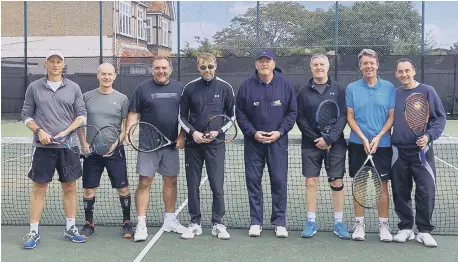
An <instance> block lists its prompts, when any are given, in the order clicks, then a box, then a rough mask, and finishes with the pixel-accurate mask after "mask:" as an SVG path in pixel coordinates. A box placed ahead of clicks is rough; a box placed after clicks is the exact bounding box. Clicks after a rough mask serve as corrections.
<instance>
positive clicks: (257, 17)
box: [255, 1, 261, 53]
mask: <svg viewBox="0 0 458 262" xmlns="http://www.w3.org/2000/svg"><path fill="white" fill-rule="evenodd" d="M259 44H260V43H259V1H256V45H257V46H256V52H255V53H257V52H261V47H260V45H259Z"/></svg>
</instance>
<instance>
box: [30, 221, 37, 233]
mask: <svg viewBox="0 0 458 262" xmlns="http://www.w3.org/2000/svg"><path fill="white" fill-rule="evenodd" d="M38 224H39V222H37V223H30V232H32V231H35V232H37V233H38Z"/></svg>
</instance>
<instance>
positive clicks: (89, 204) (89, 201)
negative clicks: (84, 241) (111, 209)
mask: <svg viewBox="0 0 458 262" xmlns="http://www.w3.org/2000/svg"><path fill="white" fill-rule="evenodd" d="M83 203H84V216H85V217H86V221H88V222H89V223H90V224H94V203H95V197H93V198H85V197H84V198H83Z"/></svg>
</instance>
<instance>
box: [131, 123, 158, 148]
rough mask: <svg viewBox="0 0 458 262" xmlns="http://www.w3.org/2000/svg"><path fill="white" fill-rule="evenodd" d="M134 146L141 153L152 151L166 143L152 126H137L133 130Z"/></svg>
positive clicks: (132, 141)
mask: <svg viewBox="0 0 458 262" xmlns="http://www.w3.org/2000/svg"><path fill="white" fill-rule="evenodd" d="M131 130H133V132H132V134H131V139H132V140H131V143H132V146H133V147H135V148H136V149H138V150H140V151H152V150H154V149H156V148H159V147H160V146H162V144H163V143H164V139H163V137H162V134H161V133H160V132H159V130H157V128H155V127H154V126H152V125H149V124H142V123H140V124H136V125H135V126H134V127H132V128H131Z"/></svg>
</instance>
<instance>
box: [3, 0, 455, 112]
mask: <svg viewBox="0 0 458 262" xmlns="http://www.w3.org/2000/svg"><path fill="white" fill-rule="evenodd" d="M456 10H458V2H374V1H370V2H369V1H368V2H364V1H355V2H334V1H324V2H307V1H305V2H294V1H290V2H284V1H281V2H267V1H266V2H264V1H257V2H254V1H253V2H228V1H224V2H220V1H218V2H216V1H215V2H198V1H193V2H187V1H184V2H170V1H164V2H154V1H152V2H151V1H150V2H145V1H114V2H40V1H39V2H5V3H2V10H1V12H2V111H3V112H11V113H13V112H16V110H17V108H18V107H19V106H16V104H19V105H20V104H22V101H21V98H22V97H23V93H24V91H25V88H26V87H27V85H28V84H29V83H30V81H32V80H33V79H35V77H36V76H41V75H43V74H45V69H44V67H43V56H45V54H46V53H47V52H48V51H49V50H51V49H59V50H62V51H63V53H64V55H65V56H66V57H67V58H66V68H65V73H66V74H67V75H68V76H71V77H77V78H78V80H79V81H84V83H86V82H85V81H86V80H81V79H82V78H83V76H84V77H87V78H92V79H93V80H90V81H88V83H89V82H90V83H92V84H91V86H92V85H96V84H97V83H96V78H95V75H94V74H95V73H94V72H95V70H96V68H97V66H98V65H99V64H100V63H101V62H110V63H112V64H114V65H115V68H116V69H117V73H118V74H120V75H122V76H123V78H122V79H128V78H129V76H132V77H131V78H132V79H143V78H148V77H150V75H151V65H150V59H149V58H150V57H151V56H154V55H158V54H161V55H167V56H172V57H174V74H173V77H175V78H176V79H178V80H179V81H182V82H184V83H186V82H187V81H189V80H190V79H192V78H193V77H197V76H198V73H197V70H196V68H195V56H196V55H197V54H199V53H201V52H211V53H213V54H215V55H216V56H217V57H218V65H219V66H218V73H219V74H222V76H224V77H226V78H228V81H229V82H230V83H231V84H232V85H233V86H234V88H237V87H238V86H239V84H240V83H241V81H243V78H244V77H246V76H248V75H249V74H251V73H252V72H253V65H254V60H253V56H254V53H255V52H257V51H258V50H260V49H267V48H268V49H272V50H274V52H275V53H276V55H277V57H278V59H277V60H278V64H279V65H280V66H281V67H282V69H283V71H284V73H285V74H287V75H288V77H291V78H292V79H293V80H294V81H295V84H296V85H301V84H302V83H303V82H304V81H306V80H307V79H308V78H309V77H310V72H309V66H308V63H309V62H308V60H309V59H310V55H312V54H314V53H318V52H320V53H326V54H327V55H329V57H330V61H331V70H330V72H329V73H330V75H331V76H332V77H333V78H336V79H337V80H338V81H340V82H342V83H344V84H346V83H349V82H350V81H353V80H354V79H357V78H358V77H360V75H359V70H358V68H357V59H356V56H357V54H358V53H359V52H360V51H361V50H362V49H363V48H371V49H374V50H375V51H377V52H378V53H379V54H380V59H381V65H380V72H379V73H380V74H381V76H383V77H385V78H388V79H390V80H392V81H393V83H397V80H396V79H394V74H393V68H394V65H395V60H396V59H397V58H399V57H400V56H407V57H409V58H411V59H413V60H414V61H415V63H416V65H417V68H418V70H417V78H418V79H419V80H420V81H422V82H425V83H427V84H430V85H432V86H434V87H435V88H436V89H437V90H438V92H439V93H440V95H441V97H442V98H443V101H444V104H446V108H447V112H449V113H450V114H458V98H457V89H458V86H457V82H458V80H457V78H458V77H457V56H456V55H455V54H458V12H457V11H456ZM123 81H126V80H123ZM138 81H140V80H135V81H133V82H132V81H131V82H125V83H124V82H123V83H122V84H120V85H121V86H122V88H133V87H134V85H135V83H136V82H138ZM88 87H89V85H88ZM83 88H86V87H83ZM126 92H127V91H126ZM13 104H14V106H13ZM13 108H16V109H13ZM2 116H3V115H2Z"/></svg>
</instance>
